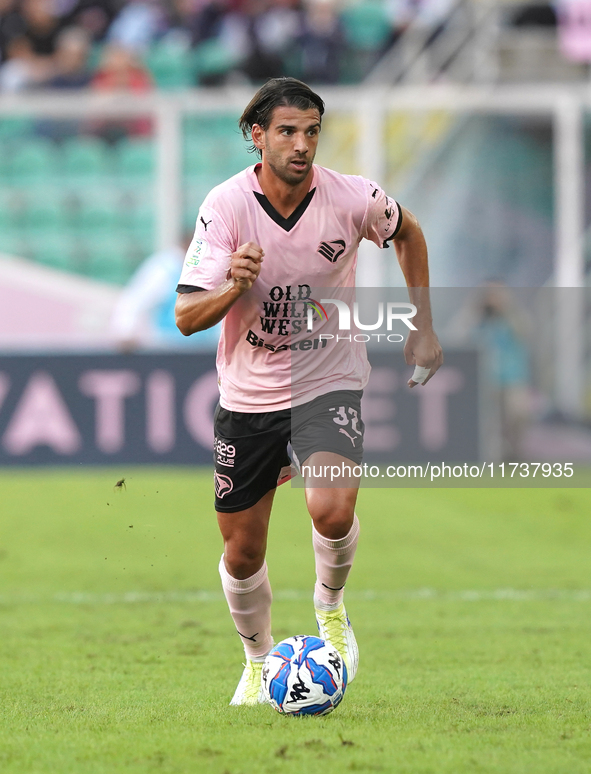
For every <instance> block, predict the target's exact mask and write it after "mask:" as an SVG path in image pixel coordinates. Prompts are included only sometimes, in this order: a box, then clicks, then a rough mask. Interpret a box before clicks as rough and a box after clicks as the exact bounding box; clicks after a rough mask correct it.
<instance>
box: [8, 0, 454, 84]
mask: <svg viewBox="0 0 591 774" xmlns="http://www.w3.org/2000/svg"><path fill="white" fill-rule="evenodd" d="M448 6H449V0H420V2H415V1H414V0H171V1H169V2H164V0H127V1H126V0H0V91H3V92H16V91H21V90H24V89H31V88H40V87H49V88H58V89H71V88H82V87H90V88H93V89H102V90H105V89H115V88H126V89H129V90H131V91H144V90H147V89H150V88H152V87H158V88H186V87H190V86H197V85H206V86H208V85H211V86H215V85H220V84H223V83H227V82H231V83H244V82H259V81H263V80H265V79H266V78H268V77H272V76H277V75H279V74H289V75H295V76H299V77H301V78H303V79H304V80H309V81H312V82H314V83H343V82H344V83H352V82H356V81H358V80H360V79H361V78H363V76H364V75H366V74H367V72H368V71H369V70H370V69H371V67H372V66H373V65H374V64H375V62H376V61H377V60H378V59H379V57H380V55H381V54H382V53H383V52H384V51H386V50H387V49H388V48H389V47H390V46H391V45H392V44H393V43H394V42H395V40H396V39H397V37H398V36H399V34H400V32H401V31H402V30H403V29H404V28H405V26H407V25H408V23H409V21H410V19H412V18H413V17H415V16H416V15H417V14H423V15H426V16H433V15H435V16H437V15H440V16H441V18H443V17H444V16H445V12H446V10H447V8H448Z"/></svg>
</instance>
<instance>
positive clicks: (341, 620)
mask: <svg viewBox="0 0 591 774" xmlns="http://www.w3.org/2000/svg"><path fill="white" fill-rule="evenodd" d="M314 610H315V612H316V623H317V624H318V634H319V636H320V638H321V639H323V640H328V641H329V642H330V643H331V644H332V645H334V646H335V648H336V649H337V650H338V652H339V654H340V655H341V657H342V659H343V661H344V662H345V666H346V667H347V675H348V678H349V682H350V683H352V682H353V680H354V679H355V675H356V674H357V667H358V665H359V648H358V647H357V640H356V639H355V635H354V634H353V628H352V626H351V621H349V617H348V615H347V611H346V610H345V605H344V604H343V603H342V602H341V604H340V605H339V606H338V607H337V608H336V610H321V609H320V608H319V607H317V606H316V600H314Z"/></svg>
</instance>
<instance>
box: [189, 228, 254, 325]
mask: <svg viewBox="0 0 591 774" xmlns="http://www.w3.org/2000/svg"><path fill="white" fill-rule="evenodd" d="M264 254H265V253H264V251H263V249H262V247H259V245H257V244H255V243H254V242H246V244H243V245H241V246H240V247H239V248H238V250H236V252H235V253H232V257H231V260H230V269H229V271H228V278H227V279H226V281H225V282H223V283H222V284H221V285H218V287H217V288H213V289H212V290H205V291H202V292H196V293H179V295H178V297H177V300H176V305H175V319H176V325H177V328H178V329H179V331H180V332H181V333H182V334H183V336H190V335H191V334H192V333H197V332H198V331H204V330H207V328H211V327H212V326H213V325H216V323H218V322H219V321H220V320H221V319H222V318H224V317H225V316H226V314H227V313H228V311H229V310H230V308H231V307H232V306H233V304H234V303H235V302H236V301H237V300H238V299H239V298H240V296H241V295H243V294H244V293H246V292H247V291H249V290H250V289H251V287H252V285H253V283H254V282H256V279H257V277H258V276H259V273H260V271H261V263H262V261H263V256H264Z"/></svg>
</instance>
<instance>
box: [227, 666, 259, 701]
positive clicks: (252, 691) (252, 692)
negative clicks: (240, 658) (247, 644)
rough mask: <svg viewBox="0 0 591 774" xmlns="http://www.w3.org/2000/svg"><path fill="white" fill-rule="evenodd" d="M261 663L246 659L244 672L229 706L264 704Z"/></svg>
mask: <svg viewBox="0 0 591 774" xmlns="http://www.w3.org/2000/svg"><path fill="white" fill-rule="evenodd" d="M262 674H263V662H262V661H251V660H250V659H246V664H245V665H244V672H243V673H242V677H241V678H240V682H239V683H238V687H237V688H236V691H235V693H234V696H233V697H232V701H231V702H230V706H237V705H239V704H247V705H250V706H254V705H256V704H265V703H266V700H265V696H264V693H263V682H262V679H261V678H262Z"/></svg>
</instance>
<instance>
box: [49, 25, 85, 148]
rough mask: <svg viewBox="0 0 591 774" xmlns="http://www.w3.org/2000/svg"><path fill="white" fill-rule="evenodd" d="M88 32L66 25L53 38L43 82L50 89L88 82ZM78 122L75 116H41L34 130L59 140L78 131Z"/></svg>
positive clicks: (78, 85) (72, 87) (79, 86)
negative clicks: (51, 53)
mask: <svg viewBox="0 0 591 774" xmlns="http://www.w3.org/2000/svg"><path fill="white" fill-rule="evenodd" d="M90 42H91V39H90V35H89V34H88V32H86V30H84V29H82V27H66V29H64V30H62V31H61V32H60V34H59V36H58V39H57V47H56V51H55V54H54V55H53V58H52V63H51V73H49V75H48V77H47V79H46V80H45V82H44V84H43V85H44V86H46V87H48V88H50V89H83V88H85V87H86V86H88V84H89V83H90V80H91V77H92V74H91V72H90V69H89V67H88V57H89V55H90ZM80 129H81V122H80V120H79V119H76V118H52V119H46V118H42V119H40V120H39V121H37V123H36V125H35V132H36V134H38V135H41V136H43V137H48V138H50V139H52V140H63V139H64V138H65V137H72V136H74V135H77V134H79V132H80Z"/></svg>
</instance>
